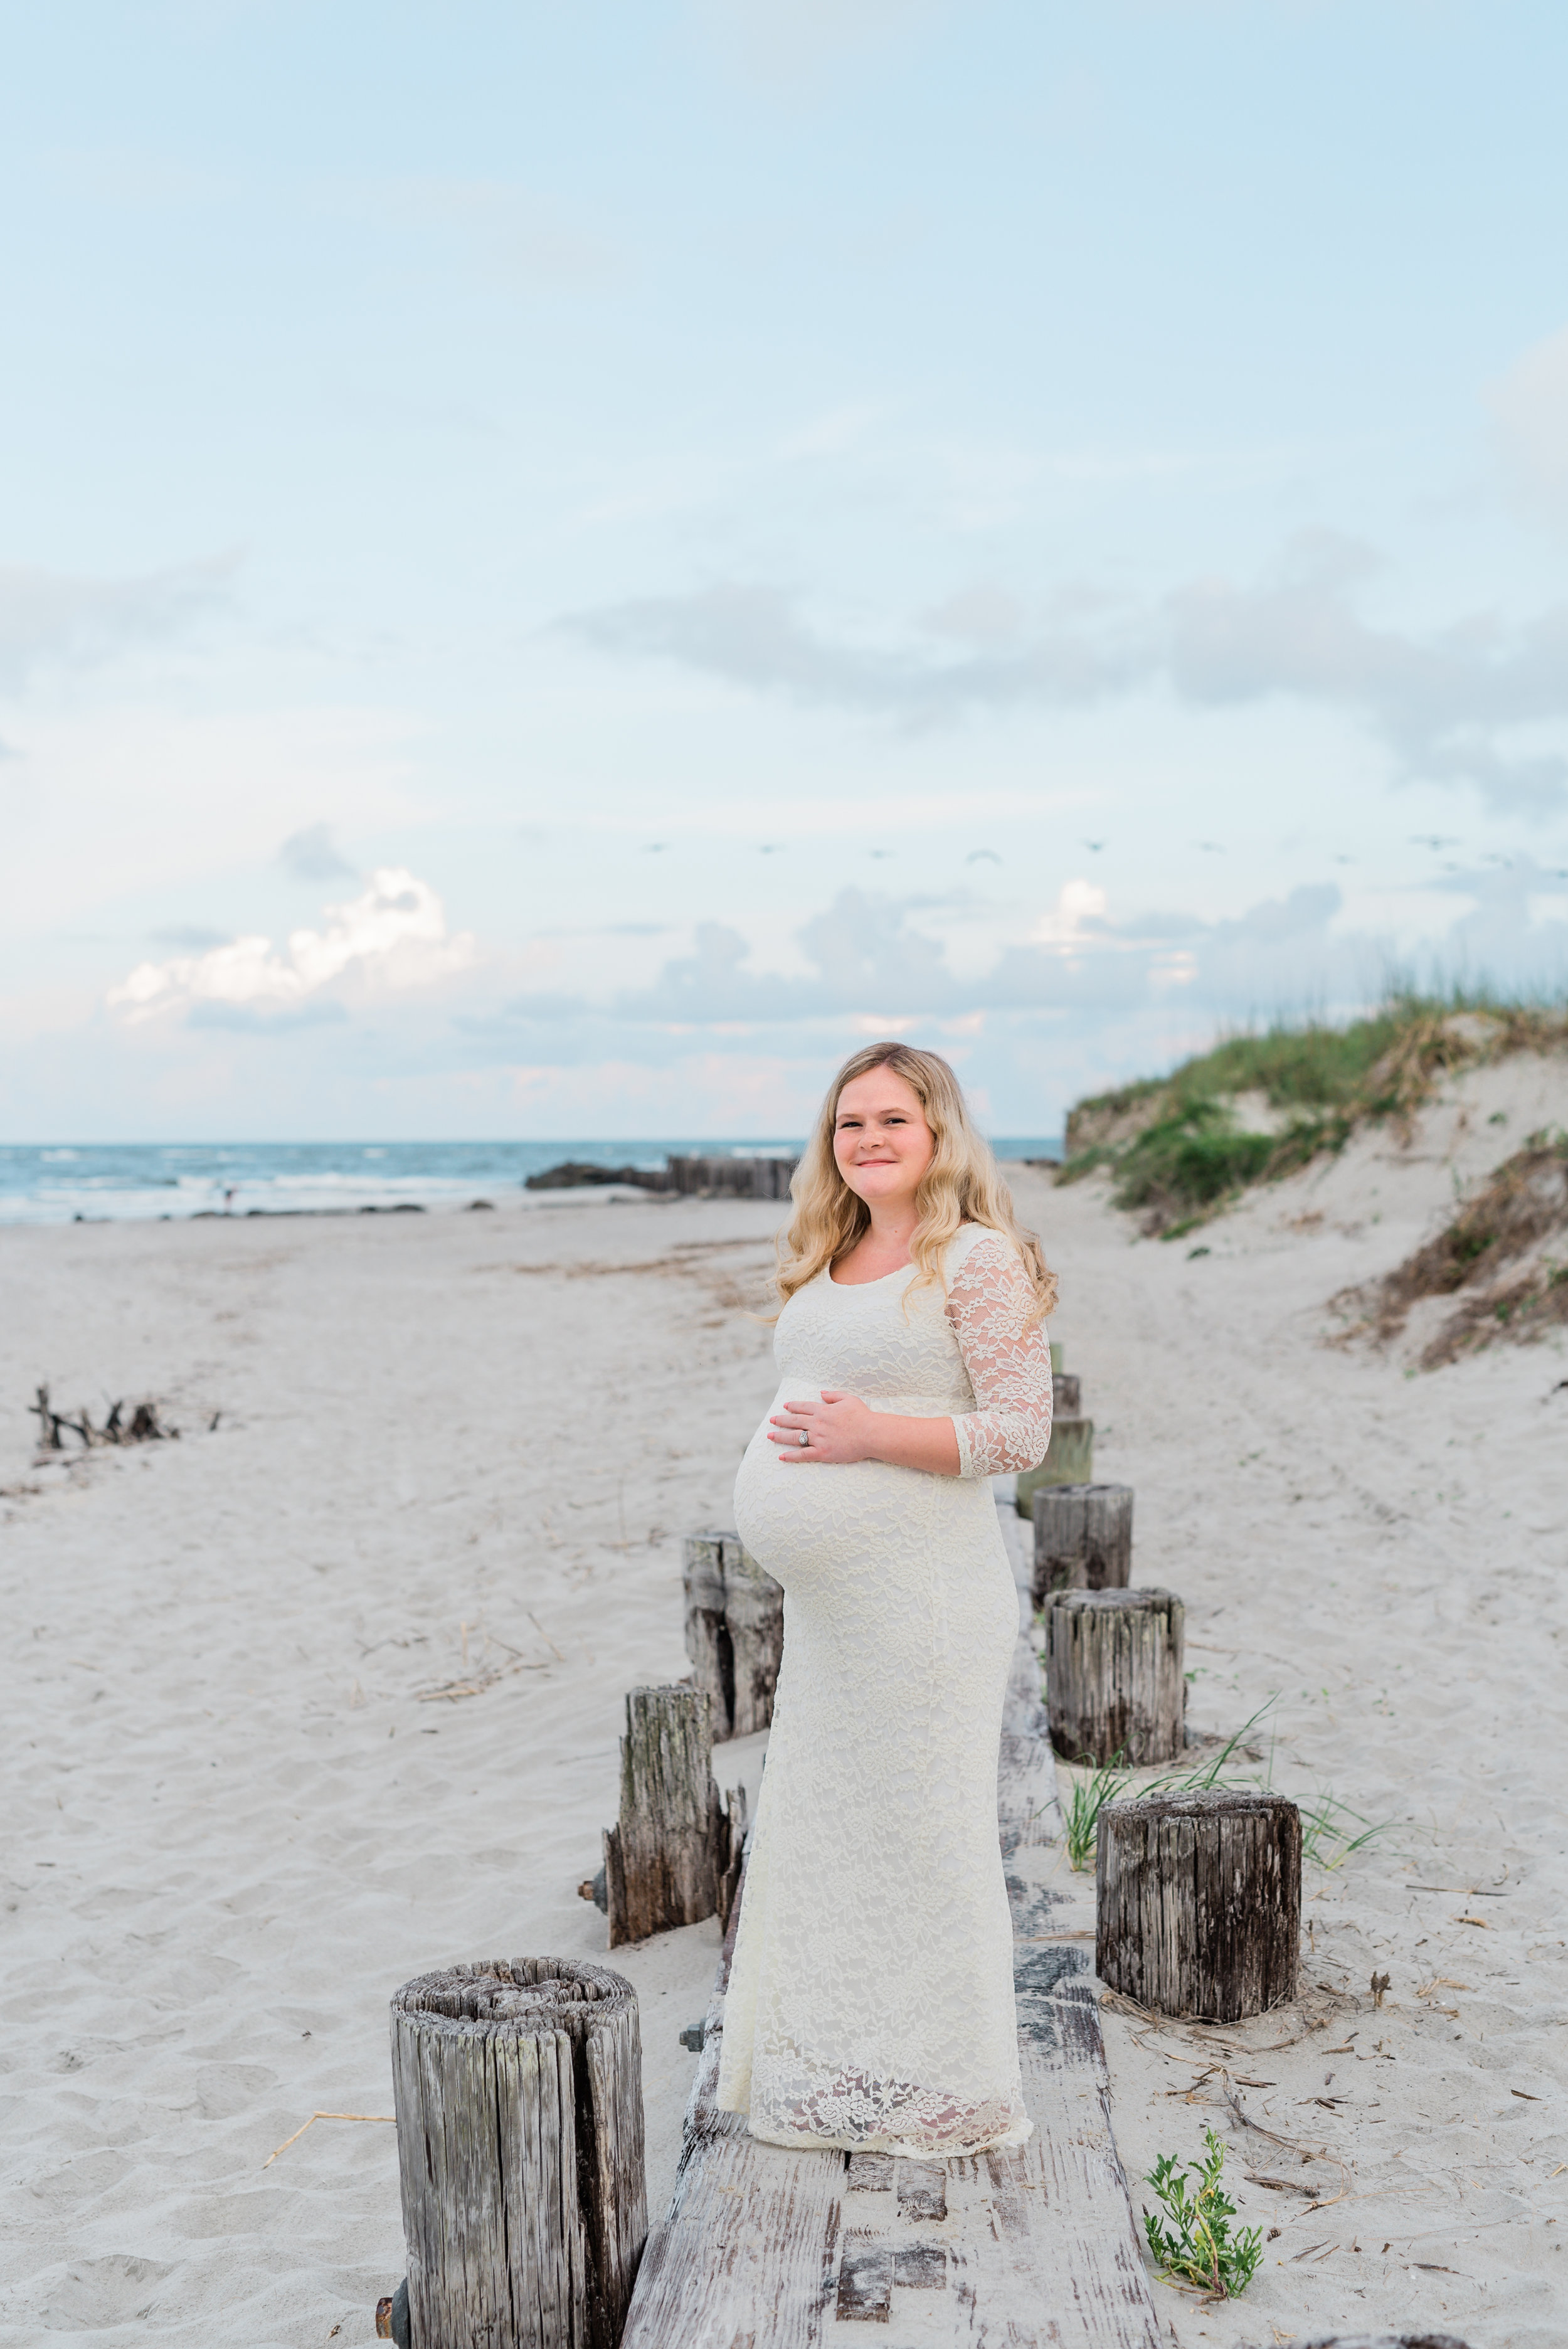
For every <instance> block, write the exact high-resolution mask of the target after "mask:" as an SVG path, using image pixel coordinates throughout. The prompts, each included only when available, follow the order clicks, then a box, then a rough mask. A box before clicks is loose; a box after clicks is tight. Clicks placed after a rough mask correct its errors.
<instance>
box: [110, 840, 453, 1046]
mask: <svg viewBox="0 0 1568 2349" xmlns="http://www.w3.org/2000/svg"><path fill="white" fill-rule="evenodd" d="M325 916H326V920H325V926H324V927H323V928H322V929H319V930H295V931H294V932H293V934H292V935H291V936H290V938H289V942H288V947H287V950H286V951H285V952H284V953H281V954H280V953H277V952H276V951H274V949H273V942H272V940H271V939H270V938H263V937H244V938H233V939H232V940H230V941H229V943H228V944H226V945H224V946H219V947H210V948H209V949H208V950H207V952H205V953H204V954H187V955H175V956H173V957H170V960H168V961H167V962H144V963H139V964H138V965H137V968H135V969H134V970H133V971H132V972H131V973H130V974H129V977H128V978H124V979H122V980H121V981H120V983H119V986H117V987H111V988H110V989H109V991H108V998H107V1001H108V1006H109V1009H111V1010H114V1011H119V1012H120V1013H121V1014H122V1015H123V1016H124V1017H125V1018H126V1019H132V1020H139V1019H149V1018H150V1017H152V1016H153V1015H154V1014H156V1013H159V1012H165V1011H174V1010H186V1011H190V1010H193V1009H199V1008H201V1007H202V1006H206V1007H216V1008H225V1009H230V1010H232V1011H243V1012H246V1013H256V1012H261V1013H278V1012H288V1011H295V1010H298V1009H302V1008H304V1007H305V1006H307V1005H309V1004H311V1003H312V1002H313V1000H314V999H320V998H321V997H322V996H323V993H324V990H325V989H327V988H334V987H338V986H341V987H343V988H346V990H349V991H352V992H353V993H355V994H356V995H358V996H369V997H373V996H378V995H388V994H404V993H407V991H408V990H410V989H412V988H421V987H429V986H432V985H433V984H434V983H435V982H436V981H438V980H439V979H443V978H450V977H452V976H453V975H454V974H455V973H456V972H459V971H463V970H467V969H468V968H469V967H470V966H471V965H472V963H473V961H474V957H475V944H474V940H473V937H472V936H470V935H469V933H467V932H459V934H458V935H457V936H449V935H448V931H447V916H446V910H445V908H444V906H443V905H442V904H441V900H440V899H439V897H438V896H437V895H436V893H435V891H434V890H433V889H431V888H430V887H429V886H428V884H426V883H425V882H423V881H418V880H416V879H415V877H414V875H413V874H411V873H409V872H407V871H406V870H405V869H404V868H403V867H402V866H400V865H386V866H383V867H382V868H381V870H379V871H378V872H376V873H373V874H371V876H370V885H369V886H368V888H367V889H366V892H365V894H364V895H363V896H361V897H356V898H354V899H353V900H352V901H351V902H350V903H349V904H347V905H328V906H327V907H325Z"/></svg>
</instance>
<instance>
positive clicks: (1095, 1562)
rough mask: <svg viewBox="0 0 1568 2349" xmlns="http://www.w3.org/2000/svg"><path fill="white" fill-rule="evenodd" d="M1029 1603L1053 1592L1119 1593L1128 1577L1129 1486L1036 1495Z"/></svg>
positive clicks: (1061, 1488) (1051, 1489) (1048, 1489)
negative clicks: (1033, 1562) (1102, 1591)
mask: <svg viewBox="0 0 1568 2349" xmlns="http://www.w3.org/2000/svg"><path fill="white" fill-rule="evenodd" d="M1030 1508H1031V1514H1032V1515H1033V1516H1034V1520H1035V1578H1034V1601H1035V1605H1036V1606H1037V1607H1043V1606H1044V1605H1045V1604H1046V1601H1047V1599H1048V1598H1049V1597H1050V1595H1051V1593H1052V1591H1053V1590H1125V1589H1126V1588H1127V1585H1128V1582H1129V1580H1130V1577H1131V1574H1132V1487H1131V1485H1046V1486H1044V1487H1043V1488H1042V1489H1041V1490H1040V1491H1039V1492H1037V1493H1036V1494H1035V1495H1034V1498H1033V1500H1032V1502H1031V1504H1030Z"/></svg>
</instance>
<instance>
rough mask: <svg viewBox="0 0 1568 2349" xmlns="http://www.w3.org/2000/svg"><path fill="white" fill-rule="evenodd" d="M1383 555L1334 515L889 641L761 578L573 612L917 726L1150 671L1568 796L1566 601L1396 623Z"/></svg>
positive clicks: (572, 628)
mask: <svg viewBox="0 0 1568 2349" xmlns="http://www.w3.org/2000/svg"><path fill="white" fill-rule="evenodd" d="M1563 364H1564V368H1565V370H1568V355H1565V357H1564V363H1563ZM1564 449H1565V451H1568V428H1565V439H1564ZM1564 464H1565V467H1568V455H1565V457H1564ZM1565 479H1568V472H1565ZM1379 568H1380V565H1379V563H1378V561H1377V557H1376V555H1375V554H1373V553H1372V552H1371V550H1370V549H1368V548H1367V547H1365V546H1363V545H1361V544H1359V543H1357V542H1355V541H1353V540H1350V539H1346V538H1345V537H1342V536H1339V535H1337V534H1336V533H1329V532H1321V533H1312V534H1309V535H1306V536H1304V537H1302V538H1299V539H1297V540H1295V541H1294V542H1293V543H1291V544H1290V545H1289V546H1287V547H1286V548H1285V549H1284V553H1283V554H1282V556H1281V558H1280V560H1279V561H1278V563H1277V564H1274V566H1273V568H1272V569H1271V570H1269V571H1268V572H1266V573H1265V574H1264V576H1263V577H1262V578H1260V579H1258V580H1256V581H1251V582H1245V583H1237V582H1235V581H1233V580H1230V579H1224V578H1207V579H1198V580H1192V581H1189V582H1188V583H1186V584H1185V585H1181V586H1180V587H1178V588H1176V589H1174V590H1172V591H1171V593H1170V594H1168V595H1164V596H1162V597H1160V598H1158V599H1156V600H1154V601H1152V602H1150V603H1148V604H1146V605H1141V606H1131V605H1127V604H1126V603H1123V602H1120V601H1118V600H1114V599H1111V598H1109V597H1107V596H1104V595H1096V594H1094V593H1093V592H1092V591H1090V590H1088V589H1087V588H1076V589H1074V590H1072V591H1071V592H1070V593H1068V592H1065V591H1064V592H1063V593H1060V594H1058V595H1057V596H1056V597H1055V598H1054V599H1053V600H1052V602H1051V603H1050V604H1049V605H1047V606H1046V607H1045V608H1044V609H1043V610H1041V611H1039V612H1037V614H1036V615H1035V616H1033V618H1032V619H1029V620H1025V619H1024V618H1022V617H1021V616H1018V617H1016V616H1015V612H1014V609H1013V607H1012V606H1010V605H1008V604H1006V602H1005V601H1004V600H1002V599H1000V598H999V597H998V595H995V593H992V594H990V595H987V596H985V598H984V599H977V598H975V597H973V596H971V597H966V598H957V599H954V601H953V602H951V603H949V604H948V605H944V606H940V607H938V608H937V609H936V610H935V611H934V612H932V613H929V614H928V615H927V616H926V618H925V621H924V623H923V626H922V627H920V628H913V627H905V628H903V629H902V630H901V631H900V632H899V633H898V634H897V635H896V636H885V635H884V636H882V638H880V639H877V640H868V639H866V638H865V637H863V636H854V637H851V636H848V635H842V634H833V633H830V631H829V630H827V629H824V628H821V627H819V626H813V625H812V624H811V622H810V621H809V620H808V619H805V618H803V617H802V616H800V615H799V612H798V611H797V609H796V607H795V605H794V604H793V603H792V602H791V600H790V598H789V596H787V595H784V594H783V593H782V592H781V591H780V590H779V589H778V588H777V587H773V586H769V585H764V584H758V583H745V582H728V583H720V584H718V585H712V586H708V587H705V588H701V589H699V590H697V591H696V593H694V594H689V595H667V596H644V597H640V598H637V599H636V600H634V601H631V602H627V603H623V604H618V605H607V606H604V607H602V608H600V609H598V610H596V611H589V612H581V613H576V614H573V615H571V616H568V617H566V618H564V619H562V621H561V622H559V623H558V626H560V627H561V628H562V630H563V631H566V632H568V633H571V634H573V635H575V636H579V637H581V638H582V639H583V640H584V641H585V642H587V643H589V644H592V645H593V646H594V647H597V648H598V649H599V650H600V651H602V652H605V653H609V654H612V655H619V656H622V657H644V658H647V657H653V658H657V659H665V660H673V661H678V662H680V663H681V664H683V665H684V666H685V667H689V668H695V669H697V670H701V671H705V672H706V673H707V674H708V675H709V676H713V677H717V678H722V679H724V680H725V681H726V682H727V683H728V684H731V685H735V686H738V687H740V688H747V689H749V690H751V691H762V692H770V693H776V694H779V695H781V696H782V697H784V698H787V699H789V700H792V701H795V702H797V703H799V704H801V705H803V706H808V707H810V706H814V707H818V708H835V709H851V710H861V711H864V712H865V713H866V714H867V715H868V716H873V715H874V716H884V717H889V718H892V719H898V720H901V721H903V723H905V724H908V725H929V724H932V723H935V722H938V721H942V720H954V719H961V718H964V717H965V716H967V715H971V714H973V713H976V712H981V711H990V710H1004V709H1016V708H1028V707H1035V708H1043V709H1083V708H1088V707H1090V706H1092V705H1093V704H1095V703H1103V702H1106V701H1109V700H1110V699H1113V698H1124V697H1126V696H1128V695H1130V694H1132V693H1135V692H1139V691H1147V690H1148V689H1150V688H1165V689H1166V690H1168V691H1170V692H1171V693H1173V694H1174V695H1175V697H1176V698H1177V699H1178V700H1180V701H1182V702H1185V703H1186V704H1188V705H1189V706H1190V707H1196V708H1207V709H1222V708H1226V707H1241V706H1243V705H1255V704H1258V703H1261V702H1266V701H1270V700H1274V699H1277V698H1291V699H1295V700H1296V701H1298V702H1305V703H1308V704H1316V705H1317V706H1318V707H1320V708H1324V709H1332V710H1336V711H1338V712H1340V713H1341V714H1343V715H1344V716H1346V717H1347V718H1350V719H1354V720H1357V721H1359V723H1360V724H1362V725H1363V726H1364V727H1365V728H1366V729H1367V730H1368V731H1369V732H1370V733H1371V734H1372V735H1373V736H1374V737H1375V738H1376V739H1377V740H1379V741H1380V742H1381V743H1382V745H1383V747H1384V749H1385V750H1386V751H1387V753H1388V755H1389V757H1390V759H1391V761H1392V767H1393V774H1394V777H1395V779H1396V780H1398V781H1417V780H1422V781H1429V782H1439V783H1460V784H1469V785H1470V786H1472V787H1473V788H1474V789H1475V790H1477V791H1478V792H1480V794H1481V796H1482V797H1483V799H1485V800H1486V801H1487V802H1489V804H1490V805H1491V806H1492V807H1494V808H1497V809H1500V810H1502V811H1505V812H1512V813H1521V814H1529V815H1533V816H1541V815H1542V814H1544V813H1546V812H1548V811H1550V810H1553V809H1555V808H1558V807H1561V806H1563V805H1564V804H1565V803H1568V755H1564V752H1563V749H1562V747H1560V746H1561V740H1562V730H1563V723H1564V721H1565V720H1568V606H1561V605H1560V606H1558V607H1556V608H1554V609H1551V610H1548V611H1545V612H1542V613H1541V614H1539V615H1537V616H1535V617H1534V618H1533V619H1529V620H1524V621H1514V620H1511V619H1508V618H1505V617H1504V616H1501V614H1499V613H1496V612H1489V611H1480V612H1470V613H1464V614H1460V616H1458V617H1457V618H1455V619H1453V620H1452V621H1450V622H1449V624H1448V625H1447V626H1444V627H1441V628H1439V629H1434V630H1429V631H1427V632H1425V633H1421V634H1418V633H1416V632H1414V631H1411V630H1406V629H1401V628H1399V627H1396V626H1377V625H1376V624H1375V623H1373V622H1372V621H1369V620H1367V619H1366V618H1364V617H1363V616H1362V614H1361V612H1360V610H1359V609H1358V608H1357V598H1358V597H1359V596H1360V595H1362V593H1363V592H1364V591H1365V588H1366V586H1367V581H1368V579H1369V578H1370V577H1371V576H1372V575H1373V574H1375V573H1376V572H1377V570H1378V569H1379ZM934 636H935V637H936V638H937V639H938V641H939V644H940V648H939V649H936V650H934V649H933V647H932V638H933V637H934ZM954 642H956V644H957V645H958V647H960V648H959V649H958V650H956V651H954V649H952V647H953V646H954ZM1543 729H1544V730H1546V735H1545V737H1544V738H1543V736H1542V730H1543Z"/></svg>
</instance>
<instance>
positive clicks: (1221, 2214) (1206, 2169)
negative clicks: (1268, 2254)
mask: <svg viewBox="0 0 1568 2349" xmlns="http://www.w3.org/2000/svg"><path fill="white" fill-rule="evenodd" d="M1203 2139H1204V2144H1205V2146H1206V2147H1207V2151H1206V2153H1205V2156H1204V2158H1203V2160H1202V2162H1201V2163H1194V2164H1192V2165H1191V2167H1184V2166H1183V2165H1182V2164H1181V2163H1180V2162H1179V2161H1178V2160H1177V2158H1176V2156H1175V2155H1174V2154H1173V2153H1162V2154H1161V2157H1160V2158H1159V2160H1158V2161H1157V2162H1156V2163H1155V2165H1154V2167H1153V2168H1152V2169H1151V2170H1150V2173H1149V2176H1148V2178H1147V2179H1146V2181H1145V2183H1146V2184H1148V2185H1150V2186H1152V2187H1153V2189H1154V2191H1155V2193H1156V2194H1157V2195H1158V2196H1159V2198H1160V2200H1161V2203H1162V2204H1163V2205H1164V2209H1165V2219H1164V2220H1161V2219H1160V2218H1159V2217H1157V2216H1156V2215H1155V2213H1154V2212H1153V2211H1152V2210H1148V2209H1146V2210H1145V2211H1144V2213H1143V2231H1144V2233H1145V2234H1146V2235H1147V2236H1148V2238H1149V2249H1150V2255H1151V2256H1152V2258H1153V2261H1154V2264H1155V2265H1156V2267H1157V2268H1159V2270H1160V2271H1161V2274H1162V2275H1167V2276H1170V2277H1171V2280H1172V2281H1173V2282H1176V2283H1181V2284H1196V2285H1197V2286H1198V2287H1199V2288H1200V2289H1201V2290H1202V2291H1204V2292H1208V2293H1209V2294H1210V2296H1211V2297H1212V2299H1214V2300H1231V2299H1233V2297H1234V2296H1235V2294H1236V2293H1237V2292H1245V2290H1246V2288H1247V2286H1248V2284H1250V2283H1251V2282H1252V2280H1253V2271H1254V2270H1255V2269H1256V2267H1257V2263H1258V2261H1259V2259H1260V2257H1261V2256H1262V2246H1263V2229H1262V2228H1261V2227H1244V2228H1243V2230H1242V2232H1241V2233H1240V2234H1239V2235H1237V2236H1235V2237H1234V2238H1233V2236H1232V2234H1231V2221H1232V2220H1233V2218H1234V2217H1235V2215H1236V2206H1235V2204H1234V2203H1233V2201H1232V2200H1231V2199H1230V2198H1229V2196H1228V2195H1227V2194H1226V2192H1225V2190H1224V2188H1223V2187H1222V2185H1221V2183H1220V2177H1221V2172H1222V2170H1223V2168H1224V2167H1225V2148H1224V2147H1223V2145H1222V2143H1221V2141H1220V2139H1219V2138H1218V2137H1216V2136H1215V2134H1214V2132H1213V2129H1212V2127H1210V2128H1206V2129H1205V2130H1204V2131H1203ZM1193 2178H1196V2179H1197V2181H1198V2183H1197V2189H1196V2191H1195V2192H1193V2193H1189V2191H1188V2186H1189V2182H1190V2181H1191V2179H1193ZM1166 2220H1169V2224H1167V2223H1166Z"/></svg>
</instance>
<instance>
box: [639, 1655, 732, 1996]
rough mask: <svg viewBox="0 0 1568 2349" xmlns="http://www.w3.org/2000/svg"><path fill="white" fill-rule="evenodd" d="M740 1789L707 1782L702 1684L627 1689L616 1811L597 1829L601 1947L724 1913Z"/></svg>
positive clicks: (709, 1762)
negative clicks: (606, 1925)
mask: <svg viewBox="0 0 1568 2349" xmlns="http://www.w3.org/2000/svg"><path fill="white" fill-rule="evenodd" d="M745 1832H746V1790H745V1788H744V1787H743V1786H737V1787H735V1788H734V1789H733V1790H732V1792H731V1793H730V1795H729V1796H728V1798H727V1799H726V1798H725V1796H723V1795H721V1794H720V1793H719V1790H718V1787H717V1785H715V1783H714V1776H713V1711H712V1706H711V1704H710V1702H709V1700H708V1696H707V1691H706V1690H705V1689H695V1688H692V1687H690V1686H689V1685H688V1684H686V1683H684V1682H683V1683H682V1684H680V1685H679V1686H677V1687H675V1688H641V1689H633V1690H632V1692H631V1693H630V1694H629V1696H628V1697H627V1699H626V1734H625V1735H624V1738H623V1739H622V1740H621V1816H620V1821H619V1824H618V1825H617V1826H613V1827H606V1828H605V1830H604V1887H605V1898H606V1905H607V1907H608V1910H609V1918H610V1947H611V1948H612V1949H613V1950H614V1949H618V1948H619V1947H620V1945H621V1943H622V1942H623V1941H645V1940H647V1938H648V1936H649V1934H650V1933H666V1932H668V1931H669V1930H671V1928H672V1927H674V1926H676V1925H697V1924H700V1923H701V1922H702V1920H703V1919H704V1918H705V1917H713V1916H717V1917H718V1918H720V1919H721V1920H727V1919H728V1916H729V1912H730V1909H731V1907H732V1906H733V1904H734V1899H735V1889H736V1886H737V1885H738V1882H739V1880H740V1857H741V1846H742V1842H743V1839H744V1837H745Z"/></svg>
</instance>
